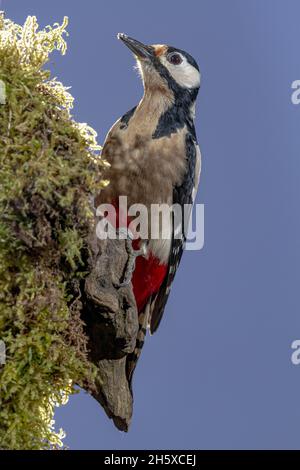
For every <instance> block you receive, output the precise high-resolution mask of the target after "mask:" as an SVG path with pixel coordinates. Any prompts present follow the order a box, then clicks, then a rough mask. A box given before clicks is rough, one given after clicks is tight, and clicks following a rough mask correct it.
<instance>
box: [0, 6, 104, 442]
mask: <svg viewBox="0 0 300 470" xmlns="http://www.w3.org/2000/svg"><path fill="white" fill-rule="evenodd" d="M66 26H67V19H66V18H64V21H63V23H62V25H58V24H55V25H54V26H53V27H49V26H48V27H47V28H45V29H44V30H41V31H40V30H38V24H37V20H36V18H35V17H28V18H27V20H26V22H25V24H24V26H19V25H17V24H15V23H13V22H12V21H10V20H8V19H4V16H3V14H2V13H1V14H0V84H1V86H0V95H1V97H0V98H1V100H0V135H1V139H0V213H1V217H0V339H1V340H3V341H4V342H5V346H6V353H7V357H6V363H5V365H3V366H0V384H1V385H0V447H1V448H8V449H48V448H53V447H57V446H60V445H61V444H62V442H61V439H62V432H61V431H59V432H56V431H55V430H54V426H53V411H54V406H55V405H56V404H58V405H59V404H62V403H64V402H65V401H66V400H67V397H68V396H69V395H70V394H72V393H75V389H74V384H81V385H84V386H85V387H86V388H88V387H90V388H92V387H93V377H94V370H93V366H92V365H91V364H90V363H89V361H88V359H87V351H86V337H85V335H84V332H83V325H82V322H81V320H80V308H81V304H80V296H79V289H78V286H79V283H80V282H81V280H82V279H83V277H84V275H85V272H86V266H85V264H86V259H87V246H86V242H85V237H86V234H87V231H88V229H89V227H90V225H91V223H92V221H93V214H92V212H91V209H90V203H89V198H90V194H93V193H95V190H96V189H99V188H100V187H101V186H102V185H103V184H105V183H104V182H103V181H101V170H102V167H103V165H105V162H103V161H102V160H101V157H100V156H99V147H98V145H97V143H96V133H95V132H94V131H93V129H91V128H90V127H88V126H87V125H85V124H78V123H76V122H75V121H74V120H73V119H72V116H71V114H70V109H71V107H72V103H73V98H72V97H71V95H70V94H69V93H68V92H67V90H66V88H65V87H64V86H63V85H62V84H61V83H59V82H58V81H56V80H54V79H50V73H49V71H47V70H46V69H45V67H44V66H45V64H46V63H47V61H48V58H49V54H50V53H51V52H52V51H53V50H58V51H61V53H63V54H64V53H65V51H66V42H65V39H64V36H65V34H66V33H65V28H66Z"/></svg>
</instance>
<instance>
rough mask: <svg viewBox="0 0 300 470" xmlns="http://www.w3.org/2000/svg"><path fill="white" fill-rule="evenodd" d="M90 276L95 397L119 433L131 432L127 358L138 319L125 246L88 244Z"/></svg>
mask: <svg viewBox="0 0 300 470" xmlns="http://www.w3.org/2000/svg"><path fill="white" fill-rule="evenodd" d="M89 244H90V251H91V257H90V260H89V265H90V272H89V275H88V277H87V278H86V281H85V285H84V295H83V320H84V322H85V324H86V333H87V335H88V338H89V350H90V359H91V361H92V362H93V363H94V364H95V365H96V366H97V369H98V374H97V380H96V388H97V390H96V391H95V392H93V396H94V398H95V399H96V400H98V402H99V403H100V404H101V405H102V406H103V408H104V410H105V412H106V414H107V416H108V417H109V418H111V419H112V420H113V421H114V424H115V425H116V427H117V428H118V429H120V430H122V431H127V430H128V427H129V425H130V421H131V417H132V405H133V397H132V392H131V390H130V387H129V384H128V380H127V376H126V356H127V354H129V353H131V352H132V351H133V350H134V347H135V343H136V337H137V333H138V313H137V309H136V303H135V298H134V295H133V292H132V285H131V283H130V284H129V285H128V286H125V287H120V282H121V281H122V277H123V274H124V270H125V268H126V262H127V258H128V254H127V251H126V247H125V242H124V240H110V239H108V240H99V239H97V238H96V236H93V237H91V238H90V240H89Z"/></svg>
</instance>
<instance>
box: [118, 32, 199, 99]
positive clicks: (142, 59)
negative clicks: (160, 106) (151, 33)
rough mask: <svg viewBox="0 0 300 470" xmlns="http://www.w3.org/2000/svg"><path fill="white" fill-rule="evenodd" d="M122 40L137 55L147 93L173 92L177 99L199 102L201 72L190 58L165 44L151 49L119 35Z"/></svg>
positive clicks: (156, 45)
mask: <svg viewBox="0 0 300 470" xmlns="http://www.w3.org/2000/svg"><path fill="white" fill-rule="evenodd" d="M118 39H120V40H121V41H123V42H124V44H126V46H127V47H128V48H129V49H130V50H131V51H132V52H133V53H134V55H135V57H136V60H137V64H138V67H139V69H140V71H141V75H142V79H143V82H144V87H145V89H146V90H147V89H158V90H160V91H162V92H163V91H164V90H165V91H166V90H167V89H169V90H171V91H172V92H173V93H174V95H175V97H176V96H177V95H182V94H188V95H189V96H190V97H191V98H193V100H195V99H196V96H197V93H198V90H199V86H200V71H199V67H198V64H197V62H196V61H195V59H193V57H192V56H191V55H190V54H188V53H187V52H184V51H182V50H181V49H176V48H175V47H171V46H166V45H162V44H155V45H151V46H148V45H145V44H143V43H141V42H139V41H137V40H136V39H133V38H130V37H129V36H127V35H126V34H123V33H119V34H118Z"/></svg>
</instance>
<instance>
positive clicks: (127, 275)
mask: <svg viewBox="0 0 300 470" xmlns="http://www.w3.org/2000/svg"><path fill="white" fill-rule="evenodd" d="M132 241H133V236H132V234H131V233H130V231H128V232H127V238H126V240H125V246H126V251H127V253H128V259H127V262H126V267H125V272H124V274H123V280H122V282H120V284H119V287H125V286H128V284H130V282H131V279H132V274H133V272H134V270H135V262H136V258H137V257H138V256H145V255H146V248H145V245H144V244H142V246H141V248H140V249H138V250H135V249H134V248H133V246H132Z"/></svg>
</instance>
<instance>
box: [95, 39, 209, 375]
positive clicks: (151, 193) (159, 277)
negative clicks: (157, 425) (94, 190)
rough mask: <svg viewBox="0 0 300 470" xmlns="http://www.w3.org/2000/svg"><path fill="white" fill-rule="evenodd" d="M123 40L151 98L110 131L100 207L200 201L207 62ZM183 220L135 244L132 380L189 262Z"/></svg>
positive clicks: (129, 365)
mask: <svg viewBox="0 0 300 470" xmlns="http://www.w3.org/2000/svg"><path fill="white" fill-rule="evenodd" d="M118 39H120V40H121V41H122V42H123V43H124V44H125V45H126V46H127V47H128V48H129V49H130V50H131V51H132V52H133V54H134V56H135V58H136V61H137V67H138V70H139V72H140V75H141V78H142V81H143V85H144V95H143V97H142V99H141V101H140V102H139V104H138V105H137V106H135V107H134V108H133V109H131V110H130V111H128V112H127V113H126V114H124V115H123V116H122V117H121V118H120V119H119V120H118V121H116V123H115V124H114V125H113V126H112V128H111V129H110V131H109V132H108V134H107V137H106V140H105V143H104V146H103V150H102V155H103V157H104V158H105V159H106V160H107V161H108V163H109V164H110V166H109V168H108V169H107V170H106V175H105V177H106V178H107V179H108V180H109V181H110V184H109V185H108V186H107V187H106V188H105V189H103V190H101V193H100V194H99V196H98V197H97V198H96V205H98V204H102V203H110V204H113V205H114V206H118V202H117V201H118V198H119V197H120V196H126V197H127V199H128V206H130V205H132V204H143V205H144V206H145V207H146V208H147V209H149V210H150V206H151V205H153V204H167V205H168V206H172V205H173V204H179V205H180V206H181V207H183V206H184V205H187V204H189V205H192V204H193V202H194V198H195V194H196V191H197V187H198V183H199V176H200V169H201V155H200V150H199V146H198V144H197V138H196V132H195V126H194V118H195V102H196V98H197V94H198V90H199V86H200V72H199V67H198V65H197V63H196V61H195V59H193V57H192V56H191V55H190V54H188V53H186V52H184V51H183V50H181V49H177V48H175V47H171V46H167V45H161V44H159V45H145V44H143V43H141V42H139V41H137V40H135V39H133V38H131V37H129V36H127V35H125V34H123V33H119V34H118ZM183 213H184V212H183ZM126 220H127V222H126V224H128V219H126ZM178 225H179V228H180V226H181V228H182V225H183V219H181V220H179V222H178V220H177V222H176V223H175V220H174V217H170V219H169V229H168V230H167V232H168V234H167V236H165V235H164V236H162V235H161V232H159V233H160V236H159V237H158V238H157V239H151V237H148V239H146V240H140V241H139V243H136V240H134V242H132V246H131V249H129V253H130V256H129V258H130V259H131V260H132V259H133V260H134V259H135V258H136V260H135V262H131V264H130V263H129V264H130V266H128V272H127V273H126V274H125V278H126V280H125V283H127V282H129V281H131V282H132V288H133V292H134V295H135V299H136V304H137V310H138V314H139V333H138V337H137V341H136V347H135V350H134V351H133V353H131V354H129V355H128V357H127V377H128V381H129V383H130V384H131V378H132V374H133V371H134V368H135V365H136V362H137V360H138V357H139V355H140V352H141V348H142V346H143V343H144V338H145V335H146V331H147V327H149V328H150V333H154V332H155V331H156V330H157V328H158V326H159V323H160V321H161V318H162V315H163V312H164V309H165V305H166V302H167V299H168V296H169V292H170V287H171V284H172V282H173V279H174V276H175V273H176V270H177V268H178V265H179V262H180V260H181V256H182V252H183V249H184V244H185V238H186V236H185V233H183V235H182V236H181V237H180V238H178V237H176V236H175V235H176V232H178ZM119 228H120V227H119ZM129 242H130V241H129ZM129 245H130V243H129ZM134 266H135V269H133V268H134ZM132 271H133V272H132ZM131 274H132V275H131Z"/></svg>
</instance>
